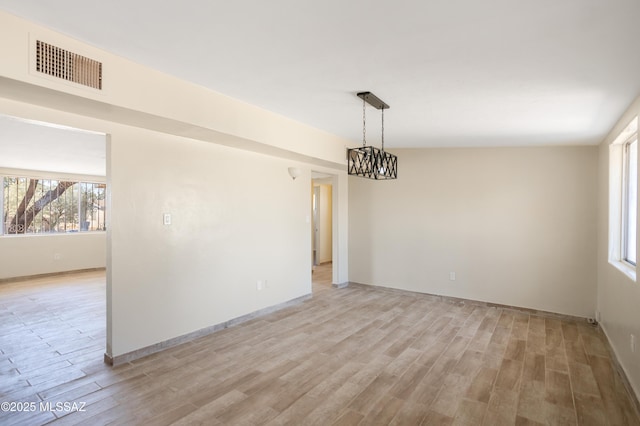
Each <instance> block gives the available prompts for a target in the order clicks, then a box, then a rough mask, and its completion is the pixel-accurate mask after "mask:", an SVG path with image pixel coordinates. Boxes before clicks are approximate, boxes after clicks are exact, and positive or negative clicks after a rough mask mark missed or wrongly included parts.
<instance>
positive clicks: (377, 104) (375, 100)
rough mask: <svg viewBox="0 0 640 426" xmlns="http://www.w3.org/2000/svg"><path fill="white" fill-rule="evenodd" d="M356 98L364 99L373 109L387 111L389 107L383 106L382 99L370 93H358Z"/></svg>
mask: <svg viewBox="0 0 640 426" xmlns="http://www.w3.org/2000/svg"><path fill="white" fill-rule="evenodd" d="M358 97H359V98H360V99H364V100H365V102H367V103H368V104H369V105H371V106H372V107H374V108H375V109H389V105H387V104H385V103H384V102H383V101H382V99H380V98H379V97H377V96H376V95H374V94H373V93H371V92H359V93H358Z"/></svg>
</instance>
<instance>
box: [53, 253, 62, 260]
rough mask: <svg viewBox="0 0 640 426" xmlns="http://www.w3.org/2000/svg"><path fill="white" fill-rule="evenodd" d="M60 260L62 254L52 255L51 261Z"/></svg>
mask: <svg viewBox="0 0 640 426" xmlns="http://www.w3.org/2000/svg"><path fill="white" fill-rule="evenodd" d="M60 259H62V254H61V253H54V255H53V260H60Z"/></svg>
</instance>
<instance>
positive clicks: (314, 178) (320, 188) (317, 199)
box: [311, 172, 334, 292]
mask: <svg viewBox="0 0 640 426" xmlns="http://www.w3.org/2000/svg"><path fill="white" fill-rule="evenodd" d="M333 195H334V194H333V176H332V175H330V174H326V173H320V172H312V174H311V217H312V226H311V242H312V243H311V260H312V282H313V291H314V292H315V291H318V290H320V289H322V288H331V285H332V282H333V254H334V253H333V247H334V244H333V235H334V229H333V228H334V226H333V223H334V220H333V214H334V208H333V207H334V200H333Z"/></svg>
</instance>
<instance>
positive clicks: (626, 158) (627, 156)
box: [620, 132, 638, 268]
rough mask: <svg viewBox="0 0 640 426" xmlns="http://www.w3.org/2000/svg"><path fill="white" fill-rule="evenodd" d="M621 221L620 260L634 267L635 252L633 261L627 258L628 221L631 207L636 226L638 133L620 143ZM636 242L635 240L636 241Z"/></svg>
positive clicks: (635, 262) (634, 238)
mask: <svg viewBox="0 0 640 426" xmlns="http://www.w3.org/2000/svg"><path fill="white" fill-rule="evenodd" d="M633 144H635V150H636V153H635V154H636V155H635V158H632V156H631V145H633ZM622 147H623V148H622V200H621V201H622V206H621V208H622V221H621V229H620V234H621V235H620V241H621V244H622V246H621V248H620V249H621V251H620V260H621V261H622V262H626V263H627V264H629V266H631V267H633V268H635V267H636V264H637V254H636V259H635V261H633V260H631V259H629V228H630V226H629V223H630V220H631V218H630V217H629V213H631V211H630V210H632V209H633V211H634V212H635V216H636V217H635V218H633V220H634V221H635V226H634V227H633V228H635V229H636V233H637V226H638V214H637V196H638V180H637V171H638V134H637V132H636V133H633V134H632V135H631V136H629V138H628V139H627V140H626V141H624V142H623V144H622ZM634 160H635V170H636V176H635V177H636V180H635V182H632V180H631V176H630V170H631V162H632V161H634ZM632 188H633V189H634V190H635V198H636V200H635V206H632V205H631V203H630V200H629V199H630V195H631V192H630V191H631V189H632ZM633 240H634V241H636V236H634V237H633ZM636 244H637V241H636Z"/></svg>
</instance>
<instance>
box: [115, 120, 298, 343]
mask: <svg viewBox="0 0 640 426" xmlns="http://www.w3.org/2000/svg"><path fill="white" fill-rule="evenodd" d="M150 155H152V157H153V161H149V157H150ZM110 162H111V163H112V167H111V176H110V184H111V194H112V199H111V210H112V215H111V227H110V229H111V237H112V245H111V257H112V258H111V270H112V285H111V293H112V311H113V313H112V317H113V336H114V341H113V347H112V351H113V353H114V355H117V354H122V353H127V352H130V351H132V350H135V349H138V348H140V347H141V346H142V347H144V346H147V345H152V344H154V343H157V342H161V341H164V340H168V339H170V338H173V337H176V336H181V335H183V334H187V333H189V332H192V331H194V330H198V329H201V328H205V327H208V326H211V325H214V324H219V323H222V322H224V321H227V320H229V319H231V318H236V317H239V316H242V315H245V314H247V313H250V312H254V311H256V310H259V309H262V308H266V307H269V306H273V305H277V304H279V303H281V302H284V301H288V300H291V299H295V298H297V297H300V296H303V295H307V294H310V293H311V263H310V259H309V256H308V252H307V251H306V250H300V248H301V247H304V248H306V247H309V246H310V238H311V235H310V233H309V223H308V222H307V218H308V216H309V210H308V206H309V205H310V193H309V185H310V170H309V168H303V167H301V168H302V169H303V175H302V176H300V177H299V178H297V179H296V180H292V179H291V178H290V177H289V175H288V172H287V168H288V167H289V166H291V165H292V164H291V162H289V161H286V160H282V159H277V158H272V157H268V156H264V155H260V154H255V153H249V152H244V151H239V150H234V149H231V148H226V147H221V146H217V145H214V144H209V143H205V142H199V141H193V140H187V139H181V138H176V137H173V136H169V135H166V134H160V133H154V132H149V131H144V130H140V129H126V130H122V129H121V130H120V131H118V133H116V134H112V135H111V151H110ZM298 166H299V165H298ZM164 213H170V214H171V215H172V224H171V225H169V226H166V225H163V221H162V219H163V217H162V216H163V214H164ZM259 280H260V281H266V288H264V289H262V290H258V289H257V282H258V281H259ZM116 337H117V338H116Z"/></svg>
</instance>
